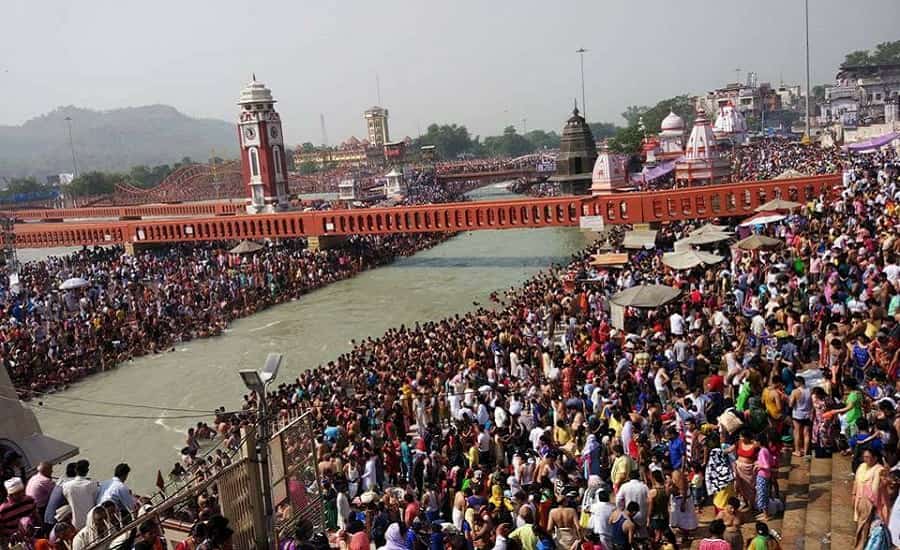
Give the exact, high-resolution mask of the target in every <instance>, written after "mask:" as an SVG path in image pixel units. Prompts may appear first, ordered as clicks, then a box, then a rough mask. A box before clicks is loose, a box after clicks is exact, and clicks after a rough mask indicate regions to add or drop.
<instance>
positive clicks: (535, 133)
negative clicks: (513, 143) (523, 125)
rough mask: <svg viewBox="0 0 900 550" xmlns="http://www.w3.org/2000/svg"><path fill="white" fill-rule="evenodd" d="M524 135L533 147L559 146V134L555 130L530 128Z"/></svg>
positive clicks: (553, 147)
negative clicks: (546, 130)
mask: <svg viewBox="0 0 900 550" xmlns="http://www.w3.org/2000/svg"><path fill="white" fill-rule="evenodd" d="M524 137H525V139H527V140H528V141H529V142H530V143H531V145H532V146H534V148H535V149H556V148H557V147H559V134H557V133H556V132H545V131H544V130H532V131H530V132H528V133H527V134H525V136H524Z"/></svg>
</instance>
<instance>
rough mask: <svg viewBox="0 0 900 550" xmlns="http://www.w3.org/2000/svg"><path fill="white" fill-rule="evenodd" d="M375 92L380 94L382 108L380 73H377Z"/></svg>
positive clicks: (379, 100)
mask: <svg viewBox="0 0 900 550" xmlns="http://www.w3.org/2000/svg"><path fill="white" fill-rule="evenodd" d="M375 91H376V92H377V93H378V106H379V107H381V79H379V78H378V73H375Z"/></svg>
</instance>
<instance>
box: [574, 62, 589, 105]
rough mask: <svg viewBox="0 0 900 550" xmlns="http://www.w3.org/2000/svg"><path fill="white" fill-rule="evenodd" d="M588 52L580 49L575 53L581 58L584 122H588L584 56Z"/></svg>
mask: <svg viewBox="0 0 900 550" xmlns="http://www.w3.org/2000/svg"><path fill="white" fill-rule="evenodd" d="M588 51H589V50H586V49H584V48H578V49H577V50H575V53H577V54H578V55H579V56H580V58H581V113H582V114H583V115H584V120H587V101H585V96H584V54H585V53H586V52H588Z"/></svg>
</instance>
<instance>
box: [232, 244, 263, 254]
mask: <svg viewBox="0 0 900 550" xmlns="http://www.w3.org/2000/svg"><path fill="white" fill-rule="evenodd" d="M262 249H263V245H261V244H259V243H255V242H253V241H241V242H240V244H238V245H237V246H236V247H234V248H232V249H231V250H229V251H228V252H229V253H230V254H252V253H254V252H259V251H260V250H262Z"/></svg>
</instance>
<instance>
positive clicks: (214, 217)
mask: <svg viewBox="0 0 900 550" xmlns="http://www.w3.org/2000/svg"><path fill="white" fill-rule="evenodd" d="M840 182H841V176H840V175H828V176H815V177H806V178H796V179H785V180H771V181H764V182H742V183H732V184H724V185H714V186H705V187H693V188H688V189H674V190H667V191H655V192H639V193H621V194H614V195H605V196H597V197H580V196H570V197H557V198H540V199H528V200H509V201H490V202H463V203H448V204H432V205H424V206H403V207H395V208H368V209H358V210H330V211H314V212H297V211H291V212H283V213H275V214H258V215H246V214H238V213H237V211H235V212H226V211H225V210H227V209H230V208H235V209H236V210H239V208H238V207H237V206H234V207H228V208H227V209H226V208H225V207H222V206H218V205H216V204H209V205H206V204H185V205H161V206H159V207H155V206H147V207H140V208H146V209H147V210H128V209H126V210H123V211H122V212H123V213H125V214H126V217H127V215H128V213H138V214H141V215H143V214H145V213H148V212H152V214H148V215H160V216H182V215H184V216H191V217H186V218H181V219H152V220H112V221H104V222H65V223H17V224H16V225H15V233H16V247H17V248H40V247H56V246H92V245H104V244H135V245H143V244H148V245H149V244H160V243H173V242H185V241H210V240H221V239H228V240H233V239H277V238H293V237H312V236H329V235H367V234H388V233H419V232H435V231H452V232H456V231H473V230H485V229H515V228H537V227H558V226H578V225H579V222H580V220H581V217H582V216H603V218H604V220H605V222H606V223H609V224H634V223H654V222H670V221H677V220H687V219H707V218H719V217H730V216H739V217H743V216H748V215H751V214H753V210H754V208H756V207H757V206H759V205H760V204H763V203H764V202H766V201H768V200H771V199H772V198H775V197H782V198H786V199H791V200H800V201H805V200H808V199H811V198H813V197H816V196H819V195H821V194H830V193H831V192H832V191H833V189H834V188H835V187H836V186H838V185H839V184H840ZM195 207H196V208H199V209H201V210H202V211H197V212H196V213H193V212H186V209H189V208H195ZM157 208H159V209H158V210H157ZM218 209H221V210H218ZM104 213H106V212H104ZM87 214H88V212H83V213H79V212H77V211H75V212H69V213H68V214H67V215H71V216H72V217H73V218H78V217H89V216H88V215H87ZM226 214H230V215H226Z"/></svg>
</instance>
